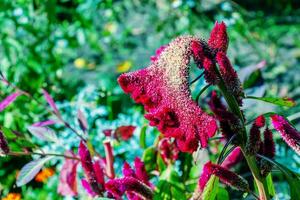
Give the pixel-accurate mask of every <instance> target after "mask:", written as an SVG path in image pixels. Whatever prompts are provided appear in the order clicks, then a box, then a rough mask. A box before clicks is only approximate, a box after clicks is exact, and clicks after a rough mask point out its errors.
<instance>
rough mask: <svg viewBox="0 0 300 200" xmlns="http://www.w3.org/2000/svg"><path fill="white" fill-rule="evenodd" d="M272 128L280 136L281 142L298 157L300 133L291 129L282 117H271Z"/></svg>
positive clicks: (299, 153) (299, 152)
mask: <svg viewBox="0 0 300 200" xmlns="http://www.w3.org/2000/svg"><path fill="white" fill-rule="evenodd" d="M271 119H272V123H273V126H274V128H275V129H276V130H277V131H278V132H279V133H280V134H281V137H282V138H283V140H284V141H285V142H286V143H287V144H288V145H289V146H290V147H291V148H292V149H294V151H295V152H296V153H297V154H298V155H300V132H299V131H297V130H296V129H295V128H294V127H292V126H291V125H290V124H289V122H288V121H286V120H285V119H284V117H282V116H279V115H273V116H271Z"/></svg>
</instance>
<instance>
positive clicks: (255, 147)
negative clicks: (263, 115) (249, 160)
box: [246, 119, 262, 155]
mask: <svg viewBox="0 0 300 200" xmlns="http://www.w3.org/2000/svg"><path fill="white" fill-rule="evenodd" d="M257 121H259V120H257V119H256V120H255V121H254V122H253V124H252V127H251V129H250V134H249V138H248V140H247V145H246V152H247V153H248V154H250V155H255V154H256V153H257V152H258V151H259V150H260V147H261V144H262V141H261V136H260V127H258V126H257Z"/></svg>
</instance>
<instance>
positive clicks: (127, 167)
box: [122, 162, 136, 178]
mask: <svg viewBox="0 0 300 200" xmlns="http://www.w3.org/2000/svg"><path fill="white" fill-rule="evenodd" d="M122 173H123V175H124V176H128V177H133V178H136V175H135V171H134V170H133V169H132V168H131V167H130V165H129V164H128V163H127V162H125V163H124V165H123V170H122Z"/></svg>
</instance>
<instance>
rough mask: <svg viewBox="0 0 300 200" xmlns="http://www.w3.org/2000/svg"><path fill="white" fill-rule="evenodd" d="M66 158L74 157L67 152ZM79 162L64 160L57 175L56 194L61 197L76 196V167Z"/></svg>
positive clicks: (71, 153) (70, 152)
mask: <svg viewBox="0 0 300 200" xmlns="http://www.w3.org/2000/svg"><path fill="white" fill-rule="evenodd" d="M65 155H66V156H73V157H75V156H76V155H75V154H74V153H73V152H72V151H67V152H66V153H65ZM78 164H79V161H77V160H73V159H68V158H66V160H65V163H64V165H63V167H62V169H61V172H60V175H59V184H58V188H57V192H58V193H59V194H61V195H63V196H77V195H78V192H77V175H76V174H77V166H78Z"/></svg>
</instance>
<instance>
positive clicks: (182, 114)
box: [118, 36, 217, 152]
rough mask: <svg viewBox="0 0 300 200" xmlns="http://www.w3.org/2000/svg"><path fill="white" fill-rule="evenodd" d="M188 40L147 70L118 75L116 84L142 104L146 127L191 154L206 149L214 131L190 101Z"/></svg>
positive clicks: (170, 47)
mask: <svg viewBox="0 0 300 200" xmlns="http://www.w3.org/2000/svg"><path fill="white" fill-rule="evenodd" d="M195 40H196V41H197V39H196V38H194V37H191V36H184V37H178V38H177V39H175V40H174V41H172V42H171V43H170V44H169V45H168V46H167V47H166V48H164V50H163V51H162V52H161V53H160V55H159V57H158V59H157V60H155V61H154V62H152V63H151V64H150V66H149V67H147V68H145V69H141V70H138V71H136V72H131V73H126V74H122V75H121V76H120V77H119V78H118V82H119V84H120V86H121V87H122V89H123V90H124V92H126V93H130V94H131V97H132V98H133V99H134V100H135V101H136V102H137V103H142V104H143V105H144V108H145V110H146V111H148V114H146V115H145V117H146V118H147V119H148V120H149V121H150V125H152V126H156V127H157V128H158V130H159V131H161V132H162V133H163V134H164V135H165V136H166V137H174V138H175V139H176V142H177V144H178V147H179V149H180V150H181V151H184V152H193V151H195V150H196V149H197V148H198V144H199V142H200V143H201V147H206V146H207V141H208V138H210V137H212V136H213V135H214V134H215V132H216V129H217V125H216V122H215V120H214V118H213V117H211V116H209V115H208V114H206V113H205V112H204V111H203V110H202V109H201V108H200V107H199V106H198V105H197V103H196V102H194V101H193V99H192V97H191V92H190V89H189V65H188V64H189V60H190V56H191V42H192V41H195Z"/></svg>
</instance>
